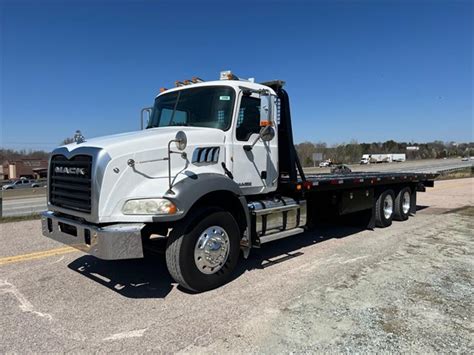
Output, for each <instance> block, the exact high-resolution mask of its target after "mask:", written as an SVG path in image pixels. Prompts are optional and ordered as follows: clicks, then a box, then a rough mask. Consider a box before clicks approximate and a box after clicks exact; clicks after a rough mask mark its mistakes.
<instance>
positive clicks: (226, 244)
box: [194, 226, 230, 275]
mask: <svg viewBox="0 0 474 355" xmlns="http://www.w3.org/2000/svg"><path fill="white" fill-rule="evenodd" d="M229 250H230V240H229V236H228V235H227V232H226V231H225V230H224V229H223V228H222V227H219V226H212V227H209V228H207V229H206V230H205V231H204V232H202V233H201V235H200V236H199V238H198V240H197V242H196V246H195V248H194V262H195V263H196V266H197V268H198V269H199V271H200V272H202V273H203V274H208V275H210V274H214V273H216V272H217V271H219V270H220V269H221V268H222V267H223V266H224V264H225V263H226V261H227V258H228V257H229Z"/></svg>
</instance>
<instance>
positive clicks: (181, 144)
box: [174, 131, 188, 150]
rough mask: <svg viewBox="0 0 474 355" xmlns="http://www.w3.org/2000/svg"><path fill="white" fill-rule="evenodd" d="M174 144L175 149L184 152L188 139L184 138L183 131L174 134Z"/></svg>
mask: <svg viewBox="0 0 474 355" xmlns="http://www.w3.org/2000/svg"><path fill="white" fill-rule="evenodd" d="M174 141H175V143H176V148H178V149H179V150H185V149H186V146H187V145H188V137H186V133H184V132H183V131H179V132H178V133H176V137H175V138H174Z"/></svg>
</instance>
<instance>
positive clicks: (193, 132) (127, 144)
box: [64, 126, 225, 157]
mask: <svg viewBox="0 0 474 355" xmlns="http://www.w3.org/2000/svg"><path fill="white" fill-rule="evenodd" d="M179 131H183V132H184V133H185V134H186V136H187V140H188V145H191V146H194V145H196V144H202V143H205V144H209V143H211V144H212V143H215V144H222V143H223V142H224V135H225V134H224V132H223V131H222V130H220V129H217V128H207V127H180V126H173V127H157V128H150V129H146V130H142V131H134V132H127V133H121V134H114V135H110V136H103V137H97V138H91V139H86V140H85V141H84V142H83V143H79V144H78V143H72V144H68V145H65V146H64V147H65V148H66V149H67V150H68V151H69V152H73V151H74V150H76V149H79V148H83V147H92V148H99V149H104V150H106V151H107V153H108V154H109V155H110V156H111V157H118V156H122V155H129V154H130V153H139V152H144V151H149V150H155V149H157V148H165V147H167V145H168V142H169V141H170V140H172V139H174V138H175V136H176V133H177V132H179ZM172 149H175V146H172ZM175 150H176V149H175Z"/></svg>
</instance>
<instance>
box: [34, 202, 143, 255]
mask: <svg viewBox="0 0 474 355" xmlns="http://www.w3.org/2000/svg"><path fill="white" fill-rule="evenodd" d="M41 225H42V230H43V235H44V236H46V237H48V238H51V239H54V240H56V241H58V242H61V243H63V244H66V245H70V246H71V247H74V248H76V249H79V250H81V251H83V252H86V253H88V254H91V255H94V256H96V257H98V258H99V259H104V260H118V259H135V258H142V257H143V246H142V238H141V230H142V229H143V227H144V226H145V224H143V223H123V224H113V225H110V226H105V227H97V226H94V225H92V224H85V223H81V222H78V221H75V220H71V219H67V218H64V217H58V216H57V215H55V214H54V212H51V211H46V212H43V213H42V216H41Z"/></svg>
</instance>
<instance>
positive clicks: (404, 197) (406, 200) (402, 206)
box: [393, 187, 411, 221]
mask: <svg viewBox="0 0 474 355" xmlns="http://www.w3.org/2000/svg"><path fill="white" fill-rule="evenodd" d="M410 210H411V189H410V188H409V187H405V188H403V189H401V190H400V192H399V193H398V194H397V197H396V198H395V206H394V215H393V218H394V219H395V220H397V221H406V220H407V219H408V217H410Z"/></svg>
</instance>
